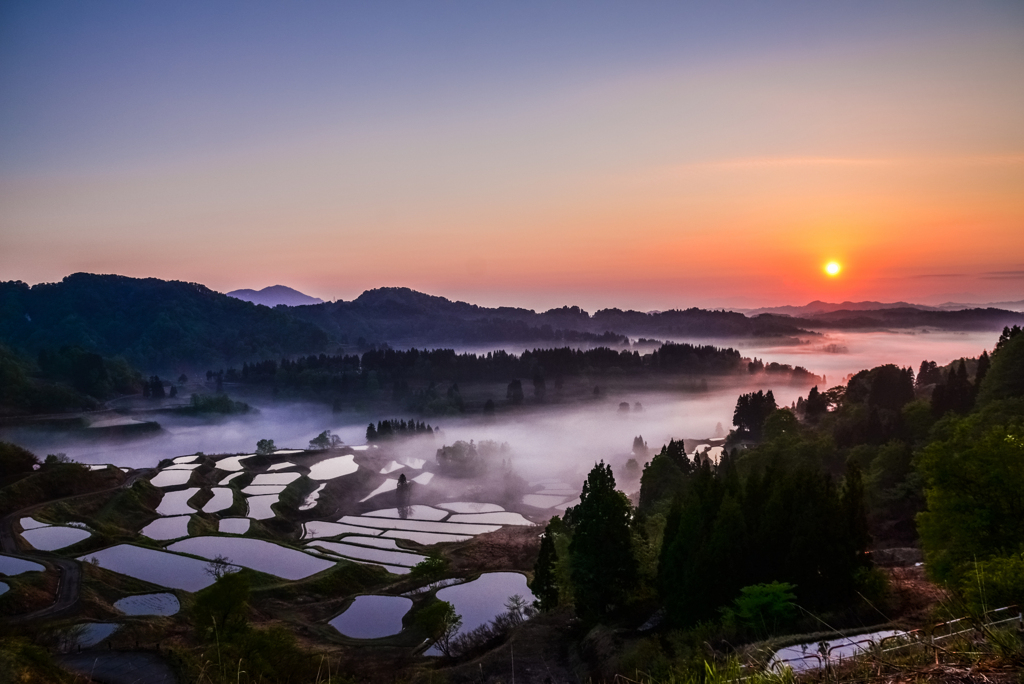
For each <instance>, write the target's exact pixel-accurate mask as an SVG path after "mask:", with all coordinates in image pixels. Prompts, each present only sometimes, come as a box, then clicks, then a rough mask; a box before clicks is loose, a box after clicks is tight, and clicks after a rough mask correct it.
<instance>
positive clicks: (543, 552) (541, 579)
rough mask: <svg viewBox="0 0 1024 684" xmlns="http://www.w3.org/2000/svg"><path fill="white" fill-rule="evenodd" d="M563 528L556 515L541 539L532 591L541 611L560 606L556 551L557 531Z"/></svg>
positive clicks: (536, 604) (531, 586)
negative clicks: (556, 575)
mask: <svg viewBox="0 0 1024 684" xmlns="http://www.w3.org/2000/svg"><path fill="white" fill-rule="evenodd" d="M559 527H561V521H560V520H559V518H558V516H557V515H556V516H555V517H554V518H552V519H551V522H549V523H548V526H547V527H546V528H545V529H544V534H543V535H541V538H540V554H539V555H538V556H537V563H536V564H535V565H534V566H533V583H532V584H531V585H530V590H531V591H532V592H533V595H534V596H536V597H537V600H536V601H535V602H534V606H536V607H537V608H538V609H539V610H551V609H552V608H555V607H557V606H558V583H557V580H556V577H555V563H556V562H557V561H558V552H557V551H556V550H555V530H556V529H558V528H559Z"/></svg>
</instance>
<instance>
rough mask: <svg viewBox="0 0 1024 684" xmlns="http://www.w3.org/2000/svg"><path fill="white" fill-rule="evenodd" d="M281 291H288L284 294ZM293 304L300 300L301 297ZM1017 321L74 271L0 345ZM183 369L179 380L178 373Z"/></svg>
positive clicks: (435, 338) (612, 342) (335, 340)
mask: <svg viewBox="0 0 1024 684" xmlns="http://www.w3.org/2000/svg"><path fill="white" fill-rule="evenodd" d="M285 289H290V288H285ZM298 294H300V295H301V293H298ZM1012 325H1024V314H1021V313H1017V312H1012V311H1005V310H1001V309H994V308H987V309H982V308H975V309H966V310H962V311H942V310H937V309H927V310H926V309H920V308H914V307H896V308H883V309H864V310H850V309H839V310H834V311H820V312H817V313H814V314H808V315H803V316H791V315H780V314H778V313H762V314H759V315H744V314H743V313H738V312H735V311H724V310H720V311H709V310H706V309H698V308H690V309H685V310H680V309H673V310H670V311H660V312H654V313H645V312H641V311H623V310H621V309H601V310H599V311H596V312H594V313H593V314H590V313H588V312H587V311H584V310H583V309H581V308H580V307H578V306H564V307H561V308H558V309H549V310H548V311H544V312H540V313H538V312H536V311H533V310H532V309H523V308H519V307H495V308H490V307H483V306H478V305H476V304H469V303H467V302H459V301H451V300H449V299H446V298H444V297H438V296H434V295H429V294H424V293H422V292H417V291H415V290H411V289H409V288H400V287H385V288H378V289H373V290H367V291H366V292H363V293H362V294H361V295H360V296H359V297H357V298H355V299H354V300H352V301H341V300H339V301H335V302H323V303H320V304H309V305H301V306H278V307H276V308H267V307H264V306H258V305H256V304H253V303H251V302H248V301H243V300H242V299H238V298H236V297H232V296H228V295H225V294H221V293H218V292H214V291H212V290H210V289H209V288H207V287H205V286H204V285H201V284H198V283H185V282H179V281H163V280H158V279H156V278H145V279H140V278H129V277H125V276H118V275H94V274H89V273H76V274H73V275H70V276H68V277H66V278H64V279H63V280H62V281H61V282H59V283H41V284H38V285H35V286H31V287H30V286H29V285H27V284H25V283H22V282H17V281H11V282H0V344H3V345H8V346H10V347H11V348H13V349H16V350H19V351H21V352H23V353H27V354H29V355H32V356H34V355H36V354H38V353H39V352H40V351H41V350H43V349H51V350H52V349H60V348H61V347H63V346H76V347H80V348H81V349H83V350H87V351H95V352H97V353H100V354H102V355H103V356H106V357H113V356H123V357H124V358H126V359H127V360H129V361H130V362H131V363H133V364H135V365H137V366H138V367H139V368H141V369H145V370H146V371H147V372H154V371H156V372H160V373H164V372H165V371H168V370H175V369H178V368H190V367H196V366H200V367H206V368H210V367H214V366H217V365H223V366H229V365H231V364H235V365H241V364H242V362H245V361H257V360H265V359H273V358H282V357H292V356H295V355H308V354H322V353H330V354H337V353H352V352H355V351H359V352H361V351H365V350H367V349H369V348H370V347H372V346H374V345H376V346H377V347H378V348H379V347H381V346H383V345H390V346H392V347H395V348H403V347H413V346H415V347H420V348H435V349H436V348H460V347H461V348H466V347H476V348H480V347H487V346H490V345H493V346H492V348H494V349H496V348H499V347H508V346H510V345H513V346H516V347H520V348H522V349H529V348H540V349H545V348H546V349H550V348H556V347H567V346H568V347H583V348H586V347H595V346H604V347H611V348H617V349H621V348H623V347H627V346H630V347H631V346H632V342H634V341H638V340H639V339H640V338H646V339H648V340H651V341H652V343H653V341H654V340H660V341H679V340H682V341H687V340H689V341H696V340H701V339H703V340H709V341H710V342H711V343H713V344H720V342H719V341H725V340H729V341H730V342H729V343H730V344H735V343H734V342H731V340H739V339H746V340H749V339H752V338H773V339H776V340H778V341H780V342H784V341H792V342H796V341H797V338H801V337H803V338H806V337H808V336H813V335H816V334H818V333H819V332H821V331H824V330H829V329H832V330H892V329H905V328H935V329H944V330H977V331H993V332H995V331H999V330H1002V328H1003V327H1004V326H1012ZM175 372H180V371H175Z"/></svg>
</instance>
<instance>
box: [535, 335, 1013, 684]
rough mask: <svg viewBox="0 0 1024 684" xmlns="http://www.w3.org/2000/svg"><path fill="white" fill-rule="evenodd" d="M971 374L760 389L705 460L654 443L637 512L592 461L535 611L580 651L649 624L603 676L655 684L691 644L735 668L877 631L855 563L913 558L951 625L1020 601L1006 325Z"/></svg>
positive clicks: (548, 542) (682, 660)
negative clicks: (784, 391)
mask: <svg viewBox="0 0 1024 684" xmlns="http://www.w3.org/2000/svg"><path fill="white" fill-rule="evenodd" d="M971 365H972V366H973V368H974V372H973V373H971V374H969V373H968V372H967V370H966V367H967V364H966V363H965V362H964V361H959V362H957V363H955V364H952V365H951V366H950V367H948V368H945V369H940V368H937V367H936V366H935V364H934V363H931V362H924V363H923V364H922V366H921V369H920V372H919V373H918V375H917V377H916V378H915V374H914V372H913V370H912V369H910V368H898V367H897V366H894V365H884V366H879V367H876V368H873V369H869V370H865V371H862V372H861V373H858V374H856V375H854V376H853V377H852V378H851V379H850V381H849V382H848V383H847V384H846V385H844V386H838V387H833V388H831V389H829V390H827V391H819V390H818V388H814V389H812V391H811V392H810V393H809V394H808V396H807V397H806V398H802V399H801V400H800V402H798V405H797V408H796V409H795V410H793V409H790V408H778V407H777V406H776V405H775V400H774V397H772V395H771V393H770V392H769V393H767V394H765V393H761V392H758V393H754V394H751V395H744V396H742V397H740V399H739V400H738V402H737V408H736V415H735V424H736V426H737V430H736V431H735V432H734V433H733V434H732V435H731V437H730V441H729V444H731V445H733V447H732V448H730V449H726V451H725V453H724V455H723V457H722V459H721V461H720V462H719V463H717V464H714V463H712V462H711V461H709V460H708V459H702V458H701V459H692V458H690V456H688V455H687V453H686V452H685V451H684V449H683V443H682V442H681V441H671V442H670V443H669V444H667V445H665V446H664V447H663V448H662V449H661V451H660V453H658V454H657V455H656V456H655V457H654V458H653V459H652V460H651V462H650V463H649V464H648V465H647V466H646V467H645V468H644V471H643V475H642V478H641V489H640V495H639V504H638V505H637V506H636V507H633V506H632V505H631V504H630V502H629V500H628V499H626V497H625V495H624V494H622V493H621V492H617V491H616V490H615V486H616V485H615V479H614V477H613V475H612V472H611V469H610V468H608V467H607V466H605V465H604V464H599V465H597V466H595V468H594V469H593V471H592V472H591V473H590V476H589V477H588V479H587V481H586V483H585V484H584V486H583V494H582V496H581V502H580V504H579V505H578V506H575V507H573V508H570V509H568V510H567V511H566V513H565V516H564V518H558V517H556V518H554V519H552V520H551V522H550V524H549V525H548V526H547V529H546V530H545V533H544V536H543V538H542V543H541V547H540V555H539V558H538V560H537V564H536V567H535V574H534V580H533V584H532V588H533V591H534V593H535V594H536V595H537V597H538V607H539V608H541V609H542V610H546V611H554V610H564V609H566V608H571V609H572V610H573V611H574V612H575V614H576V615H577V616H578V617H580V618H582V619H583V620H584V621H585V623H586V624H588V625H590V626H591V627H592V628H593V631H591V633H590V635H591V636H588V639H589V638H591V637H592V636H593V635H595V634H598V633H599V632H600V631H601V630H602V629H603V630H607V629H609V628H610V627H611V626H613V625H624V624H628V625H634V626H635V625H637V624H639V622H640V621H641V620H642V619H643V617H644V616H649V615H651V614H652V612H653V613H654V615H656V616H657V615H663V616H664V620H663V621H662V622H660V626H659V623H658V621H657V620H654V621H652V623H648V626H647V627H645V628H644V629H645V630H647V631H650V630H652V627H651V624H654V625H655V628H653V631H651V632H650V636H642V637H633V642H632V643H631V644H630V645H628V646H621V647H620V651H621V653H618V654H616V655H615V656H613V657H614V658H616V659H617V661H616V662H615V663H614V664H613V665H612V666H611V667H612V668H613V671H619V672H629V671H631V670H630V667H643V668H644V671H645V672H648V673H651V676H652V677H654V678H656V679H657V678H665V677H669V676H672V675H673V674H676V675H678V674H679V673H680V672H683V671H690V670H691V668H694V667H697V668H700V667H701V665H702V663H703V661H704V659H705V657H706V652H707V648H709V647H712V648H715V649H722V650H725V651H726V652H734V653H735V652H736V649H737V647H739V646H741V645H742V644H744V643H747V642H750V641H755V640H760V639H764V638H766V637H771V636H773V635H780V634H787V633H792V632H814V631H819V630H821V629H822V626H823V625H827V626H828V629H829V631H832V630H835V629H840V630H842V629H843V628H844V627H850V628H853V627H863V626H864V625H869V624H877V623H878V622H879V620H880V616H884V615H885V614H889V615H890V616H895V614H894V613H893V611H896V610H898V602H896V603H893V602H892V601H894V598H893V596H894V595H893V593H892V592H891V591H890V589H889V587H888V582H889V580H888V577H889V575H887V574H886V573H883V572H880V571H879V570H878V569H877V568H876V567H875V565H874V563H873V560H872V557H873V556H872V554H871V553H867V551H868V550H869V549H887V548H891V547H894V546H903V547H906V546H913V545H917V544H920V545H921V546H922V547H923V550H924V553H925V558H926V561H927V562H926V568H927V572H928V574H929V575H930V576H931V577H932V578H933V579H934V580H936V581H938V582H940V583H941V584H943V585H944V586H945V588H946V589H947V590H948V591H950V592H951V596H952V597H953V601H954V604H951V605H955V608H953V609H954V610H956V611H964V612H972V613H974V614H982V613H983V612H984V611H986V610H989V609H992V608H995V607H998V606H1005V605H1012V604H1017V605H1020V604H1021V603H1022V602H1024V507H1022V503H1021V496H1020V492H1021V491H1022V490H1024V334H1022V333H1021V329H1020V328H1019V327H1013V328H1006V329H1004V331H1003V334H1002V335H1001V336H1000V338H999V340H998V343H997V344H996V346H995V348H994V350H993V352H992V354H991V357H990V356H989V355H988V354H987V353H985V354H983V355H982V356H981V358H979V359H978V360H976V361H975V362H974V363H972V364H971ZM751 440H753V443H751ZM744 445H746V448H743V446H744ZM918 533H920V537H918ZM958 614H963V613H959V612H958ZM883 621H887V620H885V619H884V617H883Z"/></svg>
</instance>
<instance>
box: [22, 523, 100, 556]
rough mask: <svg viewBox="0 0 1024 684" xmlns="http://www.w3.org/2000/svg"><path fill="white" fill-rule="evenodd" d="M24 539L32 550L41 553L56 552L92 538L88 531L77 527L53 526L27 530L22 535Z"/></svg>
mask: <svg viewBox="0 0 1024 684" xmlns="http://www.w3.org/2000/svg"><path fill="white" fill-rule="evenodd" d="M21 536H22V538H23V539H24V540H25V541H27V542H28V543H29V544H31V545H32V548H34V549H38V550H40V551H56V550H57V549H63V548H66V547H68V546H71V545H72V544H77V543H78V542H80V541H82V540H83V539H88V538H89V537H90V536H92V535H91V534H90V533H89V532H88V531H87V530H83V529H80V528H77V527H64V526H63V525H53V526H49V527H36V528H35V529H31V530H25V531H24V532H22V533H21Z"/></svg>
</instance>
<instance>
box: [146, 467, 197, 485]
mask: <svg viewBox="0 0 1024 684" xmlns="http://www.w3.org/2000/svg"><path fill="white" fill-rule="evenodd" d="M191 479H192V471H191V470H161V471H160V472H159V473H157V474H156V475H154V476H153V479H152V480H150V481H149V483H150V484H151V485H153V486H154V487H177V486H179V485H183V484H187V483H188V481H189V480H191Z"/></svg>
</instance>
